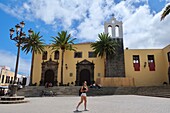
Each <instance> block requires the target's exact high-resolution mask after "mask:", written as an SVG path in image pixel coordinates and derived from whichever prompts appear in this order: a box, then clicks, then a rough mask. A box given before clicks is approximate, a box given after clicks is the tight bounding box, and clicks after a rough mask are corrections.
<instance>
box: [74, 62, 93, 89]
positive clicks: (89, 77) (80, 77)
mask: <svg viewBox="0 0 170 113" xmlns="http://www.w3.org/2000/svg"><path fill="white" fill-rule="evenodd" d="M84 81H87V85H91V84H92V83H93V82H94V63H93V62H90V61H88V60H86V59H85V60H83V61H81V62H77V64H76V81H75V82H76V85H77V86H81V85H82V83H83V82H84Z"/></svg>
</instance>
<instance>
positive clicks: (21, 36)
mask: <svg viewBox="0 0 170 113" xmlns="http://www.w3.org/2000/svg"><path fill="white" fill-rule="evenodd" d="M24 26H25V23H24V21H22V22H20V25H19V24H17V25H15V28H16V36H15V37H13V34H14V32H15V30H14V29H13V28H11V29H10V39H11V40H14V41H15V42H16V45H17V47H18V52H17V59H16V66H15V74H14V82H13V83H12V85H11V86H10V87H11V92H10V96H17V94H16V93H17V88H18V87H17V73H18V62H19V55H20V47H21V44H22V43H23V41H24V40H26V39H28V38H29V37H30V36H31V35H32V33H33V31H32V29H30V30H28V32H29V36H28V37H27V36H26V34H25V33H24V32H23V28H24Z"/></svg>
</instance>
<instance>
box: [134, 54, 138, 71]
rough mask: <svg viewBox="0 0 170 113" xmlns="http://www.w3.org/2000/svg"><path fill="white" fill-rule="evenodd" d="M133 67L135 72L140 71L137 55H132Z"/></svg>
mask: <svg viewBox="0 0 170 113" xmlns="http://www.w3.org/2000/svg"><path fill="white" fill-rule="evenodd" d="M133 67H134V70H135V71H140V60H139V55H133Z"/></svg>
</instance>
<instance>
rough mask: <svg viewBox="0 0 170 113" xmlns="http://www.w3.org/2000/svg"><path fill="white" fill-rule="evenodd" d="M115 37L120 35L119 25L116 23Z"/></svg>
mask: <svg viewBox="0 0 170 113" xmlns="http://www.w3.org/2000/svg"><path fill="white" fill-rule="evenodd" d="M115 37H119V26H118V25H116V27H115Z"/></svg>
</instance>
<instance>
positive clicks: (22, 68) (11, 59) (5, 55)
mask: <svg viewBox="0 0 170 113" xmlns="http://www.w3.org/2000/svg"><path fill="white" fill-rule="evenodd" d="M0 56H1V60H0V64H1V66H8V67H10V68H11V70H12V71H14V70H15V64H16V55H14V54H12V53H11V52H8V51H4V50H0ZM18 72H21V73H22V74H24V75H26V76H28V75H29V73H30V61H27V60H25V59H23V58H22V57H20V59H19V65H18Z"/></svg>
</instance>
